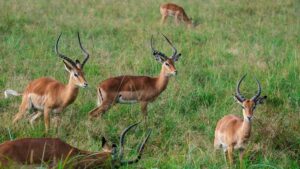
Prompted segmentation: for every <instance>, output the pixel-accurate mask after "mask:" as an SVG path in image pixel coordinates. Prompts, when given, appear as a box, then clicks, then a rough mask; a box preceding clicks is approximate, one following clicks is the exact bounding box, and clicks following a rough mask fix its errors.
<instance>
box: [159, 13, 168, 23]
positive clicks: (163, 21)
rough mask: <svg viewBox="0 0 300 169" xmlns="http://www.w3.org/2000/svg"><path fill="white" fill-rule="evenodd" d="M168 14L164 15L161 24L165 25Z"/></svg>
mask: <svg viewBox="0 0 300 169" xmlns="http://www.w3.org/2000/svg"><path fill="white" fill-rule="evenodd" d="M167 18H168V15H162V17H161V22H160V24H161V25H163V24H164V23H165V22H166V19H167Z"/></svg>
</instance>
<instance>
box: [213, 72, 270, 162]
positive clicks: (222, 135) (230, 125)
mask: <svg viewBox="0 0 300 169" xmlns="http://www.w3.org/2000/svg"><path fill="white" fill-rule="evenodd" d="M245 77H246V75H244V76H243V77H242V78H241V80H240V81H239V82H238V84H237V88H236V94H235V96H234V97H235V99H236V101H237V102H238V103H239V104H240V105H241V106H242V108H243V116H244V118H243V119H242V118H240V117H238V116H236V115H233V114H230V115H226V116H224V117H223V118H222V119H221V120H219V121H218V123H217V127H216V130H215V140H214V147H215V148H216V149H218V148H222V149H223V150H224V152H225V159H226V153H228V158H229V163H230V165H232V163H233V159H232V153H233V150H234V149H239V150H240V162H241V164H242V159H243V153H244V148H245V146H246V143H247V142H248V140H249V138H250V134H251V122H252V117H253V112H254V110H255V107H256V106H257V105H258V104H261V103H263V101H264V100H265V99H266V98H267V96H263V97H260V94H261V86H260V83H259V81H258V80H257V79H256V82H257V85H258V92H257V93H256V95H255V96H253V97H252V98H251V99H245V98H244V97H243V96H242V95H241V93H240V85H241V82H242V81H243V79H244V78H245Z"/></svg>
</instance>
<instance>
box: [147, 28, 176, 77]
mask: <svg viewBox="0 0 300 169" xmlns="http://www.w3.org/2000/svg"><path fill="white" fill-rule="evenodd" d="M162 35H163V34H162ZM163 36H164V38H165V39H166V41H167V42H168V43H169V44H170V46H171V47H172V49H173V54H172V56H171V57H167V56H166V55H165V54H164V53H162V52H159V51H158V50H156V49H154V48H153V36H152V37H151V49H152V54H153V55H154V57H155V59H156V60H157V61H159V62H160V63H162V69H163V71H164V73H165V76H172V75H176V74H177V70H176V68H175V62H177V61H178V59H179V57H180V56H181V53H177V49H176V48H175V47H174V46H173V44H172V43H171V41H170V40H169V39H168V38H167V37H166V36H165V35H163Z"/></svg>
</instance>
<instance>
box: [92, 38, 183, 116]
mask: <svg viewBox="0 0 300 169" xmlns="http://www.w3.org/2000/svg"><path fill="white" fill-rule="evenodd" d="M163 36H164V38H165V39H166V41H167V42H168V43H169V44H170V45H171V47H172V49H173V55H172V56H171V57H170V58H169V57H167V56H166V55H165V54H163V53H162V52H159V51H157V50H155V49H154V48H153V36H152V37H151V49H152V52H153V55H154V57H155V59H156V60H157V61H159V62H160V63H162V68H161V72H160V74H159V76H158V77H148V76H129V75H125V76H118V77H112V78H109V79H106V80H104V81H103V82H101V83H100V84H99V86H98V88H97V93H98V107H96V108H95V109H93V110H92V111H90V112H89V115H90V118H93V117H98V116H99V115H102V114H104V113H105V112H106V111H107V110H108V109H109V108H110V107H111V105H113V104H114V103H128V104H130V103H137V102H139V103H140V105H141V110H142V113H143V115H144V118H146V116H147V105H148V103H149V102H152V101H154V100H155V99H156V98H157V97H158V96H159V95H160V94H161V93H162V92H163V91H164V90H165V89H166V88H167V85H168V82H169V78H170V76H173V75H176V73H177V70H176V68H175V62H176V61H178V59H179V57H180V55H181V54H180V53H177V50H176V48H175V47H174V46H173V44H172V43H171V42H170V40H169V39H168V38H167V37H166V36H165V35H163Z"/></svg>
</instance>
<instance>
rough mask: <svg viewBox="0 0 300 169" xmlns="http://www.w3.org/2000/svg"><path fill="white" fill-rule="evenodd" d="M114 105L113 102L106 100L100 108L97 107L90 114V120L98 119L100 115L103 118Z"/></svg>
mask: <svg viewBox="0 0 300 169" xmlns="http://www.w3.org/2000/svg"><path fill="white" fill-rule="evenodd" d="M112 103H113V102H112V100H104V101H103V102H102V104H101V105H100V106H99V107H96V108H95V109H93V110H91V111H90V112H89V116H90V119H91V118H95V117H98V116H99V115H100V116H101V117H102V116H103V114H104V113H105V112H106V111H107V110H108V109H109V108H110V106H111V105H112Z"/></svg>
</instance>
